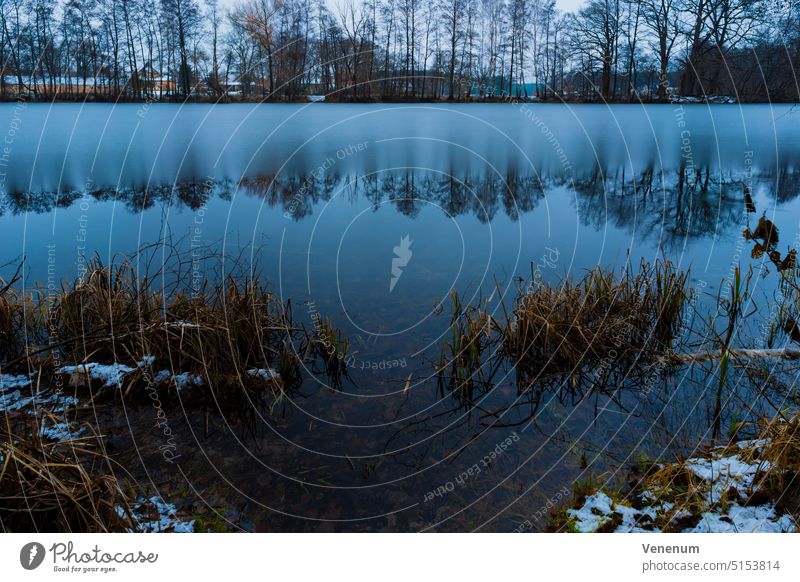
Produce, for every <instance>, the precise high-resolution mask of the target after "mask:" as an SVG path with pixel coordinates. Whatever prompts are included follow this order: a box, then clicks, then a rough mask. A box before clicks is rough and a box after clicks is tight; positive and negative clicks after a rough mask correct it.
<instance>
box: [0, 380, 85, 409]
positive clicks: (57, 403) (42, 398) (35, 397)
mask: <svg viewBox="0 0 800 582" xmlns="http://www.w3.org/2000/svg"><path fill="white" fill-rule="evenodd" d="M30 385H31V379H30V378H29V377H28V376H11V375H8V374H0V412H13V411H16V410H22V409H24V408H27V407H29V406H32V407H34V408H38V407H42V408H47V409H48V410H50V411H51V412H63V411H64V410H66V409H67V408H68V407H70V406H74V405H75V404H77V403H78V399H77V398H74V397H72V396H64V395H63V394H59V393H57V392H51V391H45V392H39V393H36V394H29V393H25V392H23V391H22V390H19V388H26V387H28V386H30ZM14 388H16V390H12V389H14Z"/></svg>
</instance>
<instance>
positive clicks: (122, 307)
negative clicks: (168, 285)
mask: <svg viewBox="0 0 800 582" xmlns="http://www.w3.org/2000/svg"><path fill="white" fill-rule="evenodd" d="M0 291H2V293H0V359H2V360H5V361H4V363H3V368H4V371H12V370H14V369H15V368H17V369H21V370H26V369H32V368H33V369H37V368H45V369H46V368H47V367H48V366H49V365H53V367H54V365H55V363H58V364H59V365H65V364H73V365H74V364H82V363H85V362H99V363H120V364H126V365H128V366H129V367H132V368H136V363H137V362H142V361H144V359H145V358H146V357H147V358H150V359H151V360H150V361H152V366H153V371H158V370H169V371H171V372H174V373H175V374H183V373H188V374H195V375H198V376H201V377H202V378H203V379H204V380H205V382H204V385H206V386H207V387H210V388H212V389H213V390H214V391H215V400H217V401H219V398H220V396H224V395H225V394H224V393H225V391H228V394H233V393H234V392H238V393H241V388H242V387H244V388H252V389H254V390H259V391H261V392H263V389H264V386H265V379H264V377H263V376H258V375H257V374H254V373H248V372H249V371H251V370H259V369H262V370H263V369H271V370H274V371H276V372H278V377H276V378H275V380H274V381H271V382H268V384H270V385H271V386H272V387H273V388H281V389H287V388H293V387H296V386H298V385H299V384H300V381H301V378H300V369H301V364H302V362H303V361H304V359H306V358H313V357H317V356H319V355H321V354H322V353H323V352H322V350H321V348H320V346H319V345H317V344H318V343H319V342H318V341H316V340H315V339H314V338H313V337H312V336H311V335H310V334H309V333H307V332H306V330H305V329H304V328H302V327H301V326H298V325H296V324H295V323H294V322H293V317H292V310H291V304H290V303H289V302H283V301H281V300H280V299H279V298H278V297H277V296H276V295H275V294H274V293H272V291H270V290H269V289H268V287H267V286H266V285H264V284H262V283H260V282H258V281H256V280H254V279H252V278H243V279H236V278H234V277H233V276H230V277H228V278H227V279H225V280H224V281H222V282H220V283H218V284H215V285H211V284H209V283H208V282H205V283H203V284H202V285H200V286H199V288H194V289H192V290H191V292H189V291H186V290H185V289H184V290H178V291H174V292H167V291H165V290H164V289H158V288H156V287H155V285H154V284H153V281H152V280H150V279H148V278H140V277H138V276H137V273H136V271H135V269H134V268H133V267H132V266H130V265H129V264H127V263H120V264H114V265H111V266H105V265H103V264H101V263H100V262H99V261H92V262H91V263H90V264H89V268H88V270H87V272H86V273H85V276H84V277H83V278H82V279H80V280H78V281H76V282H75V283H73V284H72V285H70V286H66V287H63V288H62V289H61V290H60V291H57V292H53V290H52V289H51V290H48V291H47V292H45V291H44V290H39V291H37V292H36V293H34V294H32V296H31V297H23V296H21V295H20V294H18V293H17V292H15V291H14V290H13V289H11V286H10V285H7V286H5V288H2V289H0ZM25 310H27V314H26V316H25V317H23V316H22V313H23V311H25ZM26 344H27V346H28V349H27V353H26V352H25V350H24V347H25V346H26ZM323 360H325V358H323ZM223 400H224V398H223Z"/></svg>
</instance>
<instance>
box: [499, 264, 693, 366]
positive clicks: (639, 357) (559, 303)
mask: <svg viewBox="0 0 800 582" xmlns="http://www.w3.org/2000/svg"><path fill="white" fill-rule="evenodd" d="M687 278H688V273H686V272H678V271H677V270H676V269H675V268H674V267H673V266H672V265H671V264H670V263H669V262H658V263H656V264H655V265H654V266H650V265H648V264H646V263H643V264H642V265H641V266H640V269H639V271H638V272H632V271H631V270H626V271H625V272H624V273H623V274H622V276H620V277H617V276H615V275H614V273H613V272H611V271H604V270H601V269H599V268H597V269H594V270H592V271H590V272H589V273H587V274H586V275H585V276H584V277H583V278H581V279H580V280H577V281H575V280H571V279H568V280H566V281H565V282H564V283H562V284H561V285H559V286H557V287H555V286H552V285H549V284H546V285H541V286H538V287H537V288H535V289H533V290H530V291H528V292H526V293H523V294H522V295H521V296H520V297H519V298H518V300H517V302H516V305H515V308H514V310H513V314H512V317H511V320H510V322H509V324H508V325H506V326H504V327H503V328H502V330H501V333H502V336H503V349H504V352H505V354H506V355H507V357H508V358H510V360H511V361H512V362H513V363H514V364H515V366H516V369H517V372H518V374H520V375H521V377H522V378H537V377H541V376H542V375H547V374H553V373H557V374H561V373H570V374H572V373H581V372H582V371H585V368H586V367H587V366H597V365H601V366H602V365H608V364H615V365H624V364H629V363H632V362H635V361H639V362H641V361H647V359H648V358H649V355H651V354H652V355H656V354H658V355H660V354H663V353H664V352H665V351H667V350H669V349H670V348H671V346H672V342H673V340H674V339H675V338H676V337H677V336H678V335H679V334H680V332H681V327H682V313H683V308H684V306H685V304H686V300H687V295H688V292H687V288H686V281H687Z"/></svg>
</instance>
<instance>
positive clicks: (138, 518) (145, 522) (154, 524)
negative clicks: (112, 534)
mask: <svg viewBox="0 0 800 582" xmlns="http://www.w3.org/2000/svg"><path fill="white" fill-rule="evenodd" d="M117 513H118V514H119V516H120V517H125V510H124V509H123V508H122V507H117ZM131 514H132V517H133V520H134V522H135V523H136V528H137V530H138V531H139V532H144V533H157V532H174V533H191V532H193V531H194V520H193V519H192V520H190V521H181V520H180V519H179V518H178V517H177V516H176V515H175V514H176V509H175V506H174V505H173V504H172V503H167V502H166V501H164V500H163V499H162V498H161V497H159V496H157V495H154V496H153V497H151V498H150V499H140V501H139V503H138V504H137V505H135V506H134V507H132V508H131Z"/></svg>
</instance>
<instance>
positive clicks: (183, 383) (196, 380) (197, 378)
mask: <svg viewBox="0 0 800 582" xmlns="http://www.w3.org/2000/svg"><path fill="white" fill-rule="evenodd" d="M153 382H155V383H156V384H174V385H175V389H176V390H182V389H184V388H190V387H192V386H202V385H203V377H202V376H201V375H199V374H190V373H189V372H183V373H181V374H173V373H172V372H170V371H169V370H161V371H160V372H158V373H157V374H156V375H155V376H154V377H153Z"/></svg>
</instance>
